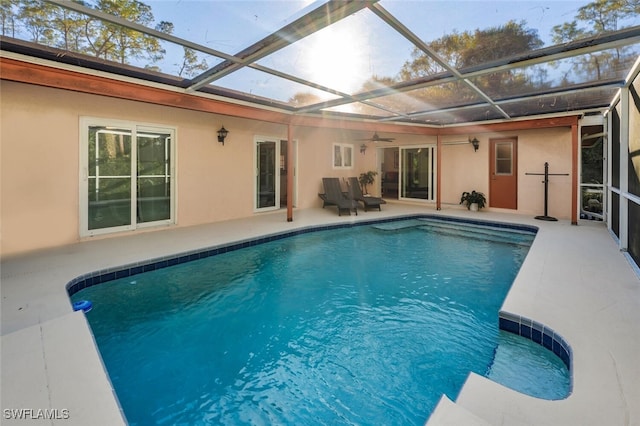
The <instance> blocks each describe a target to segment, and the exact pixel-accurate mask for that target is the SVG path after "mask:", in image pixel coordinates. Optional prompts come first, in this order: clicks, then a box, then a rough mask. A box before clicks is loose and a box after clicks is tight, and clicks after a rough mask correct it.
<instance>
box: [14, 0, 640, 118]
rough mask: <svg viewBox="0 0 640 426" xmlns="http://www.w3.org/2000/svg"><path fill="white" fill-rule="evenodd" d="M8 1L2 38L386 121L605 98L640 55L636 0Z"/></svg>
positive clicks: (48, 55)
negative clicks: (587, 0) (591, 0)
mask: <svg viewBox="0 0 640 426" xmlns="http://www.w3.org/2000/svg"><path fill="white" fill-rule="evenodd" d="M8 4H9V6H8V8H6V7H5V9H3V12H4V16H9V18H11V19H9V20H7V19H4V20H3V22H4V23H3V28H2V34H3V36H2V40H1V41H2V50H4V51H12V52H15V53H20V54H26V55H29V56H35V57H40V58H45V59H51V60H54V61H58V62H64V63H68V64H73V65H79V66H82V67H86V68H89V69H95V70H101V71H108V72H111V73H115V74H120V75H125V76H131V77H135V78H139V79H142V80H146V81H150V82H156V83H162V84H169V85H171V86H175V87H176V88H179V89H180V90H184V91H185V92H187V93H192V94H196V95H197V94H199V93H203V94H209V95H211V94H213V95H217V96H221V97H224V98H227V99H230V100H240V101H245V102H246V101H249V102H251V103H253V104H256V105H258V106H269V107H270V108H277V109H281V110H283V111H286V112H289V113H293V114H311V115H314V114H316V115H317V114H321V115H323V116H327V115H338V116H348V117H353V118H362V119H367V120H373V121H381V122H407V123H414V124H426V125H435V126H442V125H455V124H461V123H470V122H482V121H488V120H509V119H515V118H522V117H532V116H539V115H545V114H562V113H568V112H589V111H596V110H602V109H604V108H606V107H608V106H609V105H610V104H611V102H612V101H613V100H614V98H615V97H616V94H617V93H618V90H619V89H620V88H621V87H623V86H625V85H626V84H628V81H629V80H630V78H631V76H632V75H634V73H637V72H638V62H639V61H638V57H639V55H640V2H639V1H638V0H598V1H594V2H592V3H589V2H585V1H518V0H511V1H473V0H469V1H430V0H424V1H409V0H380V1H320V2H314V3H310V2H308V1H294V0H290V1H274V0H271V1H268V0H267V1H192V0H162V1H146V2H138V1H133V0H120V1H106V0H94V1H85V2H83V3H81V2H72V1H68V0H64V1H63V0H50V1H44V0H43V1H40V2H38V1H30V2H24V1H18V0H15V1H10V2H9V3H8ZM3 5H4V3H3Z"/></svg>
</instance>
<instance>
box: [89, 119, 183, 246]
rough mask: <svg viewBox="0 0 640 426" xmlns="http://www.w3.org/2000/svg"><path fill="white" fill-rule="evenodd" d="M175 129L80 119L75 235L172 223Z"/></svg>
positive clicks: (115, 121)
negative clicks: (76, 225) (78, 190)
mask: <svg viewBox="0 0 640 426" xmlns="http://www.w3.org/2000/svg"><path fill="white" fill-rule="evenodd" d="M175 134H176V131H175V129H174V128H170V127H158V126H155V125H154V126H152V125H143V124H138V123H132V122H124V121H117V120H105V119H97V118H88V117H83V118H82V119H81V120H80V135H81V136H80V164H81V173H80V218H81V219H80V234H81V235H82V236H88V235H97V234H104V233H109V232H116V231H123V230H132V229H137V228H141V227H148V226H157V225H166V224H171V223H175V214H174V211H175V197H174V194H175V179H174V178H173V175H174V159H175Z"/></svg>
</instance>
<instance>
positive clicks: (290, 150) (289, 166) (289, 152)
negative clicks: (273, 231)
mask: <svg viewBox="0 0 640 426" xmlns="http://www.w3.org/2000/svg"><path fill="white" fill-rule="evenodd" d="M293 160H294V159H293V126H292V125H291V123H289V125H288V126H287V222H293V194H294V191H293V172H294V170H293V165H294V164H295V162H294V161H293Z"/></svg>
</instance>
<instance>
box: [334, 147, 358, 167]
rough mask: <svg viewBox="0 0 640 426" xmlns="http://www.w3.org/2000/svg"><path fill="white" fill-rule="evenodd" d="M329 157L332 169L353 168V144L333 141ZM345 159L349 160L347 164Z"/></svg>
mask: <svg viewBox="0 0 640 426" xmlns="http://www.w3.org/2000/svg"><path fill="white" fill-rule="evenodd" d="M347 153H348V155H347ZM331 159H332V162H331V164H332V166H333V168H334V169H340V170H349V169H353V160H354V157H353V144H349V143H338V142H334V143H333V145H332V150H331ZM346 159H348V160H350V161H349V164H345V160H346Z"/></svg>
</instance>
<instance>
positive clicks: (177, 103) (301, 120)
mask: <svg viewBox="0 0 640 426" xmlns="http://www.w3.org/2000/svg"><path fill="white" fill-rule="evenodd" d="M0 69H1V70H2V73H1V74H0V79H2V80H9V81H16V82H20V83H27V84H35V85H39V86H44V87H51V88H57V89H63V90H71V91H74V92H81V93H88V94H93V95H99V96H108V97H113V98H118V99H127V100H131V101H137V102H146V103H150V104H155V105H163V106H169V107H175V108H183V109H189V110H193V111H200V112H208V113H212V114H221V115H228V116H233V117H239V118H246V119H250V120H258V121H266V122H271V123H278V124H283V125H290V124H291V125H294V126H308V127H325V128H331V129H346V130H354V131H377V132H386V133H396V134H413V135H425V136H437V135H460V134H473V133H490V132H509V131H520V130H530V129H543V128H550V127H571V126H573V125H575V124H577V122H578V118H579V115H571V116H563V117H552V118H538V119H531V120H517V121H507V122H499V123H487V124H482V123H478V124H471V125H461V126H459V127H444V128H443V127H430V126H423V125H411V124H393V123H390V122H384V123H382V122H376V121H371V120H354V119H344V118H339V117H334V116H319V117H316V116H310V115H294V114H293V113H291V112H286V111H274V110H270V109H267V108H260V107H257V106H255V107H254V106H250V105H243V104H238V103H233V102H226V101H223V100H218V99H212V98H210V97H206V96H202V95H198V94H190V93H186V92H183V91H180V90H181V89H179V90H169V89H164V88H162V87H156V86H150V85H146V84H142V82H141V83H134V82H129V81H122V80H117V79H112V78H107V77H103V76H96V75H91V74H86V73H81V72H77V71H72V70H67V69H61V68H54V67H50V66H46V65H42V64H35V63H31V62H25V61H20V60H16V59H11V58H0Z"/></svg>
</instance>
